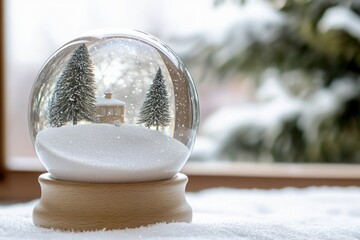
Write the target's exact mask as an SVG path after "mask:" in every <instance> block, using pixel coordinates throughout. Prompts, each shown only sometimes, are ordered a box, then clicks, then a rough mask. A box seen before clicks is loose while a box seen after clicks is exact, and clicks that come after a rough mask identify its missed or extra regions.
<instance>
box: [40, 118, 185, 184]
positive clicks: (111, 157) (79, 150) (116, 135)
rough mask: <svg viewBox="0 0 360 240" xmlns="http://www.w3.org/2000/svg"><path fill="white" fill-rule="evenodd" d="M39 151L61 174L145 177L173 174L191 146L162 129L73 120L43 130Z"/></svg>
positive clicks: (129, 179)
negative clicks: (82, 123) (166, 133)
mask: <svg viewBox="0 0 360 240" xmlns="http://www.w3.org/2000/svg"><path fill="white" fill-rule="evenodd" d="M35 149H36V152H37V154H38V156H39V158H40V160H41V162H42V163H43V164H44V166H45V168H46V169H47V170H48V171H49V173H50V174H51V175H52V176H53V177H54V178H57V179H62V180H72V181H88V182H141V181H154V180H161V179H168V178H171V177H173V176H174V175H175V174H176V173H178V172H179V171H180V169H181V168H182V167H183V165H184V164H185V162H186V160H187V158H188V156H189V154H190V152H189V150H188V148H187V147H186V146H185V145H184V144H182V143H181V142H179V141H177V140H176V139H173V138H171V137H168V136H165V135H164V134H163V133H161V132H160V131H156V130H150V129H146V128H143V127H139V126H135V125H127V124H123V125H121V126H120V127H115V126H114V125H110V124H87V125H75V126H72V125H69V126H63V127H60V128H47V129H44V130H42V131H40V132H39V133H38V135H37V136H36V141H35Z"/></svg>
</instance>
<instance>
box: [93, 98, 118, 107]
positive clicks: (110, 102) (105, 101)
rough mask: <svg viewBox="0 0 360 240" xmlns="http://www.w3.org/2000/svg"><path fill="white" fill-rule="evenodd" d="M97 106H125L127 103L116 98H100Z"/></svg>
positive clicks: (97, 100)
mask: <svg viewBox="0 0 360 240" xmlns="http://www.w3.org/2000/svg"><path fill="white" fill-rule="evenodd" d="M96 106H125V102H123V101H120V100H119V99H115V98H110V99H109V98H105V97H99V98H97V99H96Z"/></svg>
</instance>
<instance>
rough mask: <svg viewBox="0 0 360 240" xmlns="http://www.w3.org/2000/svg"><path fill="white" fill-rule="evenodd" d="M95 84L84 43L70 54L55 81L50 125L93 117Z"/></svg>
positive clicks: (73, 122)
mask: <svg viewBox="0 0 360 240" xmlns="http://www.w3.org/2000/svg"><path fill="white" fill-rule="evenodd" d="M95 90H96V85H95V78H94V73H93V65H92V61H91V59H90V56H89V53H88V50H87V48H86V45H85V44H81V45H80V46H79V47H78V48H77V49H76V50H75V51H74V53H73V54H72V56H71V57H70V60H69V61H68V62H67V64H66V66H65V69H64V71H63V72H62V74H61V76H60V78H59V80H58V81H57V83H56V86H55V90H54V94H53V96H52V99H51V102H50V109H49V120H50V126H52V127H61V126H62V125H64V124H66V123H68V122H72V124H73V125H76V124H77V122H78V121H80V120H86V121H90V122H95V121H97V118H96V105H95V104H96V97H95V96H96V95H95V94H96V93H95Z"/></svg>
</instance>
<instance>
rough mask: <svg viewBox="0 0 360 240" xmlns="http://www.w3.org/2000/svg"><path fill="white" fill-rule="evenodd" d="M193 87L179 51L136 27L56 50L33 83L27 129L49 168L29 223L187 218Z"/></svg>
mask: <svg viewBox="0 0 360 240" xmlns="http://www.w3.org/2000/svg"><path fill="white" fill-rule="evenodd" d="M198 124H199V106H198V97H197V92H196V88H195V85H194V82H193V80H192V79H191V76H190V74H189V73H188V71H187V70H186V68H185V67H184V65H183V63H182V62H181V61H180V59H179V58H178V57H177V55H176V54H175V53H174V52H173V51H172V50H171V49H170V48H169V47H168V46H167V45H165V44H163V43H162V42H161V41H159V40H158V39H156V38H155V37H153V36H151V35H149V34H146V33H142V32H139V31H121V32H118V33H116V34H106V33H105V34H104V33H101V32H96V33H94V34H89V35H87V36H85V37H80V38H77V39H75V40H73V41H71V42H69V43H67V44H65V45H64V46H62V47H61V48H59V49H58V50H57V51H56V52H55V53H54V54H53V55H52V56H51V57H50V58H49V59H48V60H47V62H46V63H45V64H44V66H43V67H42V69H41V70H40V72H39V74H38V76H37V79H36V81H35V82H34V85H33V88H32V92H31V95H30V104H29V128H30V135H31V138H32V140H33V144H34V147H35V150H36V153H37V155H38V157H39V158H40V160H41V162H42V163H43V165H44V166H45V168H46V169H47V171H48V173H45V174H42V175H41V176H40V177H39V182H40V186H41V191H42V194H41V199H40V201H39V203H38V204H37V205H36V207H35V208H34V212H33V221H34V224H35V225H37V226H41V227H46V228H56V229H64V230H70V229H71V230H80V231H82V230H96V229H104V228H105V229H118V228H128V227H138V226H143V225H148V224H154V223H157V222H174V221H178V222H190V221H191V219H192V210H191V207H190V206H189V204H188V203H187V202H186V199H185V186H186V183H187V181H188V178H187V176H186V175H184V174H181V173H179V171H180V170H181V168H182V167H183V166H184V164H185V163H186V161H187V159H188V157H189V155H190V153H191V150H192V147H193V144H194V141H195V137H196V131H197V128H198Z"/></svg>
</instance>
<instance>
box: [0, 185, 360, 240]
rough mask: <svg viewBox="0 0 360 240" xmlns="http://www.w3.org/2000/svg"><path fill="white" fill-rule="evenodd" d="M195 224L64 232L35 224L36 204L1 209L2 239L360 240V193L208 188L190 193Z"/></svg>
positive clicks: (347, 190)
mask: <svg viewBox="0 0 360 240" xmlns="http://www.w3.org/2000/svg"><path fill="white" fill-rule="evenodd" d="M187 200H188V202H189V203H190V205H191V206H192V208H193V211H194V218H193V222H192V223H190V224H188V223H171V224H164V223H159V224H156V225H153V226H148V227H141V228H136V229H126V230H115V231H96V232H84V233H74V232H60V231H55V230H50V229H42V228H38V227H35V226H34V225H33V224H32V217H31V214H32V209H33V207H34V205H35V203H36V202H35V201H33V202H29V203H25V204H18V205H10V206H0V239H4V240H7V239H24V240H29V239H36V240H47V239H53V240H57V239H59V240H60V239H61V240H72V239H79V240H81V239H86V240H95V239H110V240H111V239H114V240H115V239H116V240H117V239H153V240H155V239H158V240H159V239H170V240H171V239H176V240H179V239H193V240H197V239H199V240H204V239H206V240H212V239H246V240H252V239H253V240H259V239H264V240H273V239H279V240H283V239H291V240H309V239H310V240H311V239H317V240H318V239H334V240H355V239H360V204H359V203H360V188H358V187H346V188H329V187H321V188H318V187H316V188H315V187H313V188H307V189H302V190H300V189H293V188H288V189H282V190H235V189H209V190H205V191H202V192H199V193H188V194H187Z"/></svg>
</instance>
